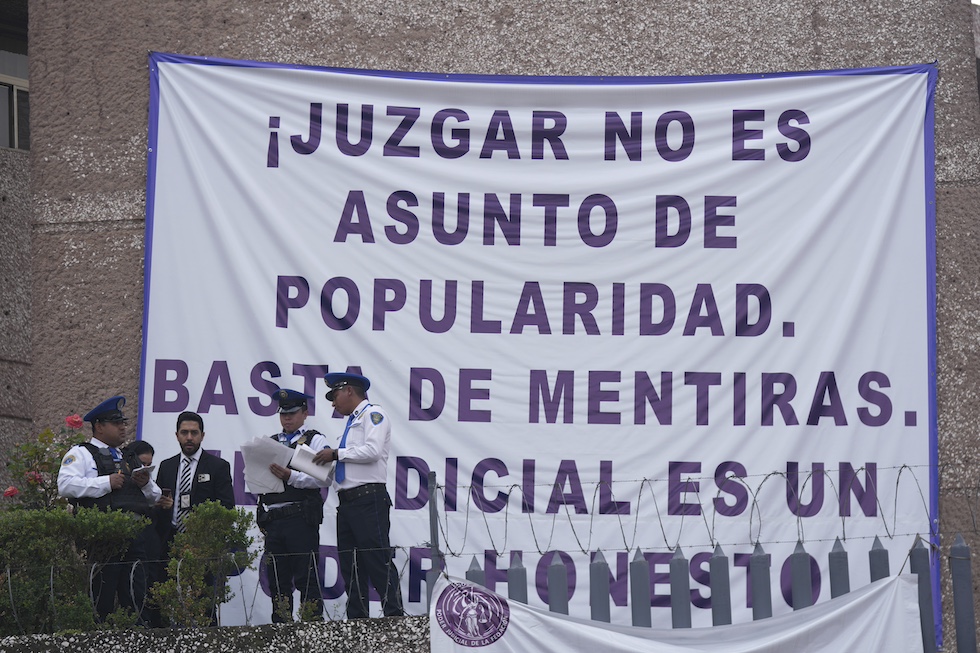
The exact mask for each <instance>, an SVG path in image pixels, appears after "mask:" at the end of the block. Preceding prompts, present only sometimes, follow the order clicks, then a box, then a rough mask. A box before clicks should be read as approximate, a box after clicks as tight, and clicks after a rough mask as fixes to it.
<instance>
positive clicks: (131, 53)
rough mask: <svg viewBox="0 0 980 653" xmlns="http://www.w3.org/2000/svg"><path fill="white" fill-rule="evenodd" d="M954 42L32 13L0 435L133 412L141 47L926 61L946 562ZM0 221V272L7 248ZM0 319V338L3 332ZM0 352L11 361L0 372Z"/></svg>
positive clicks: (480, 56) (965, 490) (528, 60)
mask: <svg viewBox="0 0 980 653" xmlns="http://www.w3.org/2000/svg"><path fill="white" fill-rule="evenodd" d="M972 24H973V11H972V9H971V6H970V4H969V2H968V0H862V1H861V2H854V0H799V1H798V2H794V3H786V2H781V1H779V0H741V1H739V2H720V1H718V0H687V1H683V0H681V1H679V0H645V1H644V2H630V1H627V0H588V1H587V0H566V1H565V2H562V3H554V2H539V1H534V0H453V1H451V2H445V1H442V0H440V1H435V0H385V1H380V0H356V1H354V0H338V1H332V2H331V1H329V0H202V1H199V2H179V1H178V0H155V1H154V2H147V1H146V0H99V1H96V0H31V1H30V52H29V55H30V84H31V105H32V107H31V110H32V116H31V117H32V150H31V153H30V156H31V202H32V208H33V229H32V231H31V233H30V234H28V232H27V230H26V228H25V229H23V230H20V231H18V230H17V229H16V221H15V228H14V230H13V231H15V232H17V233H15V234H13V235H11V238H13V239H23V241H22V242H23V245H24V246H25V247H26V246H27V244H28V242H29V243H30V246H31V248H32V251H33V257H31V264H32V275H33V276H32V278H31V292H30V296H31V300H32V314H31V316H30V326H31V328H30V335H31V340H30V343H27V342H26V341H23V342H21V341H19V340H17V338H14V339H13V342H12V343H2V344H0V366H3V367H0V371H2V372H3V374H4V378H5V379H7V378H12V377H11V376H8V375H11V374H15V375H17V376H20V375H25V374H26V375H28V377H29V381H30V387H29V390H30V394H29V395H26V394H23V395H21V394H18V393H19V392H23V391H22V390H16V391H15V390H14V387H13V386H16V383H15V384H13V386H11V387H10V389H8V390H6V391H5V392H4V393H3V394H5V395H9V396H3V397H0V429H4V430H3V431H0V437H3V434H4V433H6V430H5V429H7V428H8V425H7V424H6V422H4V421H3V420H5V419H9V418H4V417H3V415H4V414H6V413H5V412H4V410H5V408H2V407H5V406H6V402H7V401H8V400H18V399H17V397H20V396H23V400H24V401H26V400H27V397H28V396H29V398H30V401H29V411H30V415H31V416H32V417H33V418H34V420H35V423H36V425H37V426H50V425H57V424H59V423H60V420H61V418H62V417H63V416H64V415H67V414H69V413H74V412H78V411H84V410H86V409H87V408H89V407H91V406H92V405H94V404H95V403H96V402H97V401H99V400H101V399H102V398H104V397H106V396H109V395H111V394H115V393H124V394H126V395H128V396H130V397H132V398H135V397H136V395H137V390H138V388H137V383H138V378H139V361H140V358H139V356H140V339H141V325H142V291H143V283H142V279H143V277H142V264H143V219H144V200H145V197H144V187H145V186H144V185H145V147H146V128H147V105H148V99H149V98H148V95H149V91H148V72H147V51H148V50H159V51H170V52H179V53H183V54H192V55H207V56H220V57H229V58H241V59H256V60H273V61H283V62H292V63H300V64H316V65H327V66H341V67H358V68H382V69H399V70H414V71H439V72H452V73H505V74H549V75H701V74H712V73H748V72H765V71H783V70H804V69H828V68H849V67H866V66H889V65H899V64H912V63H923V62H933V61H936V62H938V65H939V70H940V76H939V85H938V88H937V93H936V143H937V156H936V177H937V184H938V187H937V214H938V219H937V223H938V224H937V247H938V257H937V258H938V263H937V266H938V270H937V278H938V311H937V319H938V324H937V339H938V390H939V429H940V463H941V465H942V472H941V484H942V496H941V506H942V523H941V529H942V531H943V534H944V542H945V546H946V547H948V545H949V543H950V542H951V541H952V535H953V534H954V533H956V532H963V533H964V534H965V535H966V536H967V539H968V541H969V542H970V544H972V545H973V546H974V547H976V546H977V545H978V544H980V534H978V528H977V522H976V516H977V515H978V514H980V499H978V498H977V495H978V492H977V486H978V477H980V473H978V472H980V456H978V451H980V446H978V445H980V428H978V424H980V392H978V386H980V384H978V381H980V310H978V306H980V304H978V300H980V253H978V252H980V248H978V247H977V242H976V240H977V234H978V226H977V224H976V216H977V209H978V207H980V170H978V165H980V120H978V118H980V111H978V94H977V75H976V61H975V56H974V41H973V34H972ZM3 165H4V163H3V159H2V158H0V166H3ZM0 178H2V177H0ZM2 210H3V209H0V211H2ZM2 219H3V222H2V223H0V229H3V230H4V232H3V233H4V239H3V241H2V243H3V244H2V246H3V248H4V250H3V251H4V254H5V255H6V254H7V253H8V251H11V250H12V249H14V248H11V247H10V245H8V242H10V243H12V242H14V241H13V240H11V241H8V239H7V236H6V234H7V232H8V230H9V225H8V224H7V222H8V220H7V216H6V214H5V213H4V214H2ZM18 251H20V250H18ZM2 269H3V270H6V269H7V267H6V266H2ZM0 273H2V272H0ZM5 290H6V289H5V288H3V289H0V292H4V291H5ZM23 301H24V295H23V294H17V295H16V301H15V302H14V304H15V305H16V306H20V307H21V308H20V309H18V310H19V311H20V312H19V313H18V315H20V318H19V319H21V320H22V322H25V321H26V314H25V313H24V308H23V305H24V304H23ZM9 317H10V318H11V319H10V320H9V321H8V316H3V317H2V319H3V324H4V326H5V327H6V326H8V324H11V325H12V324H13V323H14V322H16V317H15V316H13V315H11V316H9ZM18 343H19V344H18ZM28 344H31V345H33V352H32V354H31V355H30V356H29V357H28V356H27V354H26V353H25V352H27V351H28ZM9 346H13V347H14V349H15V350H16V351H14V352H12V353H10V354H9V355H8V353H7V349H6V347H9ZM8 356H9V357H10V358H11V361H13V362H11V361H8V360H6V359H7V358H8ZM22 359H23V360H22ZM26 362H30V363H31V364H30V366H27V365H25V364H24V363H26ZM11 365H14V367H13V368H12V370H11V369H6V368H9V367H10V366H11ZM21 378H23V377H21ZM8 383H9V381H8ZM17 387H18V388H21V387H22V386H17ZM11 414H12V415H17V414H18V413H17V411H16V410H14V411H13V412H12V413H11ZM21 414H22V413H21ZM13 421H14V422H16V420H13ZM14 425H20V423H19V422H18V423H16V424H12V425H9V426H10V428H12V427H13V426H14ZM902 545H903V546H906V545H907V543H902ZM944 566H945V565H944ZM947 593H948V588H947ZM948 632H950V633H951V632H952V631H951V629H950V630H949V631H948Z"/></svg>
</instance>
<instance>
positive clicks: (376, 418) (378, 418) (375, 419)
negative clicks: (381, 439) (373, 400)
mask: <svg viewBox="0 0 980 653" xmlns="http://www.w3.org/2000/svg"><path fill="white" fill-rule="evenodd" d="M383 421H385V416H384V415H382V414H381V413H371V423H372V424H374V425H375V426H377V425H378V424H380V423H381V422H383Z"/></svg>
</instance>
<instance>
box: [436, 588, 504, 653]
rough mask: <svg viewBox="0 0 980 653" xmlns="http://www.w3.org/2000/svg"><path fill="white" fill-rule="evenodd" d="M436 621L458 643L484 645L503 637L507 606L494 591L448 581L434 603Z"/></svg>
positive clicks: (471, 645) (461, 644) (473, 645)
mask: <svg viewBox="0 0 980 653" xmlns="http://www.w3.org/2000/svg"><path fill="white" fill-rule="evenodd" d="M435 613H436V621H437V622H438V623H439V627H440V628H442V631H443V632H444V633H446V634H447V635H449V637H450V638H452V640H453V641H454V642H456V643H457V644H459V645H460V646H468V647H477V646H488V645H490V644H493V643H494V642H496V641H497V640H498V639H500V638H501V637H503V635H504V632H505V631H506V630H507V624H509V623H510V607H509V606H508V605H507V602H506V601H504V600H502V599H501V598H500V597H498V596H497V595H495V594H491V593H490V592H487V591H486V590H484V589H482V588H479V587H476V586H475V585H465V584H463V583H451V584H450V585H449V587H447V588H446V589H445V590H444V591H443V593H442V594H441V595H440V596H439V600H438V601H437V602H436V611H435Z"/></svg>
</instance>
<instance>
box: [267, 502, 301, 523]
mask: <svg viewBox="0 0 980 653" xmlns="http://www.w3.org/2000/svg"><path fill="white" fill-rule="evenodd" d="M301 512H303V505H302V504H299V503H293V504H290V505H288V506H282V507H279V508H266V509H265V514H266V517H268V518H269V519H282V518H284V517H292V516H293V515H298V514H300V513H301Z"/></svg>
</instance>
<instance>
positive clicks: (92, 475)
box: [58, 446, 159, 499]
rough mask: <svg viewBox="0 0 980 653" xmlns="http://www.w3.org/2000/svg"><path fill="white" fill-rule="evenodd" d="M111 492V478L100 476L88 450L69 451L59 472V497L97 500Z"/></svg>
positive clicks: (78, 448)
mask: <svg viewBox="0 0 980 653" xmlns="http://www.w3.org/2000/svg"><path fill="white" fill-rule="evenodd" d="M147 485H149V483H147ZM158 489H159V488H158ZM111 491H112V488H111V487H110V485H109V477H108V476H99V471H98V469H96V467H95V458H93V457H92V454H90V453H89V452H88V449H86V448H85V447H80V446H76V447H72V448H71V449H69V450H68V453H66V454H65V457H64V458H62V459H61V468H60V469H59V470H58V494H59V495H61V496H63V497H67V498H69V499H90V498H91V499H97V498H99V497H102V496H105V495H107V494H109V492H111Z"/></svg>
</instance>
